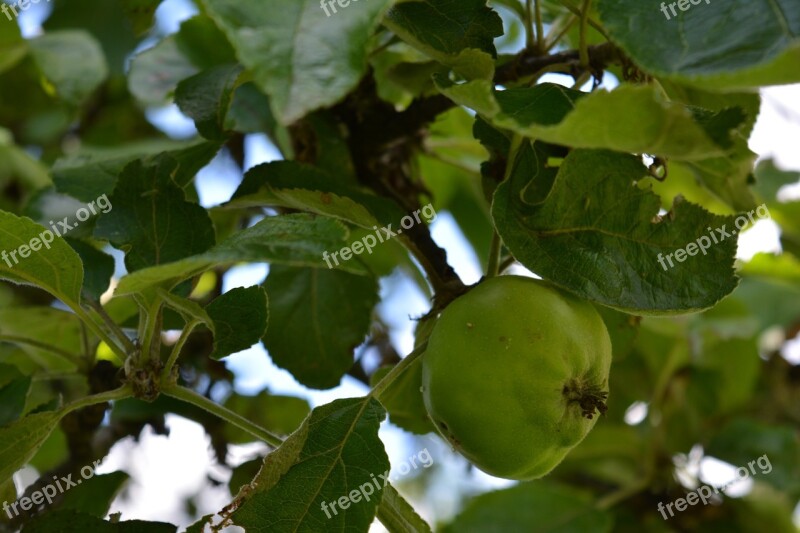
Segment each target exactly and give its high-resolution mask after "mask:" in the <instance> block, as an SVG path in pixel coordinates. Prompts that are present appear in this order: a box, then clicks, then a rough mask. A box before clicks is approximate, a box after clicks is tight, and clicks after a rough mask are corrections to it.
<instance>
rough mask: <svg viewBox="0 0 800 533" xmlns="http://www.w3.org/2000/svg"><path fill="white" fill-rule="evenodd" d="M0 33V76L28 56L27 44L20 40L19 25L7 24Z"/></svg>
mask: <svg viewBox="0 0 800 533" xmlns="http://www.w3.org/2000/svg"><path fill="white" fill-rule="evenodd" d="M3 30H4V31H3V32H2V33H0V74H3V73H4V72H5V71H7V70H9V69H11V68H13V67H14V66H15V65H16V64H17V63H19V62H20V61H21V60H22V58H24V57H25V56H26V55H27V54H28V43H27V41H25V39H23V38H22V34H20V31H19V25H17V24H7V25H6V26H4V27H3Z"/></svg>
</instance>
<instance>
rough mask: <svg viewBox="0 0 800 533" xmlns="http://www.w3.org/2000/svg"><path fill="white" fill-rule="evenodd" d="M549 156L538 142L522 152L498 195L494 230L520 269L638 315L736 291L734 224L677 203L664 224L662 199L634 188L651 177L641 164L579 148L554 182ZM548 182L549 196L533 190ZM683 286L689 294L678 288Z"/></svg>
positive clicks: (693, 307)
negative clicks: (701, 248)
mask: <svg viewBox="0 0 800 533" xmlns="http://www.w3.org/2000/svg"><path fill="white" fill-rule="evenodd" d="M550 155H551V154H550V153H549V152H548V148H547V147H546V146H543V145H540V144H539V143H536V144H535V145H533V146H531V145H529V144H527V143H526V144H524V145H523V147H522V149H521V150H520V154H519V157H518V159H517V161H516V165H515V168H514V171H513V172H512V175H511V177H510V178H509V179H508V180H506V181H505V182H503V183H502V184H501V185H500V186H499V187H498V188H497V191H496V192H495V196H494V202H493V205H492V216H493V217H494V221H495V225H496V227H497V231H498V232H499V233H500V236H501V237H502V239H503V242H504V243H505V245H506V246H507V247H508V249H509V250H511V252H512V253H513V254H514V256H515V257H516V258H517V260H519V261H520V262H521V263H522V264H523V265H525V266H526V267H528V268H529V269H531V270H533V271H534V272H536V273H537V274H539V275H540V276H542V277H543V278H545V279H547V280H549V281H552V282H553V283H555V284H556V285H559V286H561V287H562V288H565V289H567V290H569V291H571V292H573V293H575V294H577V295H579V296H580V297H582V298H585V299H588V300H592V301H595V302H598V303H601V304H603V305H607V306H609V307H614V308H617V309H619V310H622V311H627V312H631V313H636V314H667V313H681V312H693V311H698V310H701V309H705V308H708V307H711V306H713V305H714V304H715V303H716V302H718V301H719V300H721V299H722V298H723V297H725V296H726V295H728V294H729V293H730V292H731V291H733V289H734V288H736V285H737V278H736V276H735V275H734V272H733V260H734V256H735V253H736V228H734V227H733V217H723V216H717V215H713V214H711V213H709V212H707V211H705V210H704V209H702V208H701V207H699V206H696V205H693V204H690V203H688V202H686V201H681V200H680V199H676V201H675V203H674V205H673V208H672V210H671V211H670V212H669V213H667V214H666V215H664V216H661V217H660V216H658V212H659V204H660V201H659V198H658V197H657V196H656V195H654V194H653V193H651V192H649V191H647V190H645V189H644V188H643V187H642V186H641V185H640V184H636V182H638V181H639V180H641V179H642V178H643V177H644V176H645V174H646V170H645V168H644V166H643V165H642V163H641V161H640V160H639V159H637V158H636V157H633V156H629V155H623V154H617V153H612V152H605V151H592V150H573V151H572V152H571V153H570V154H569V155H568V156H567V158H566V159H565V160H564V161H563V163H562V164H561V167H560V168H559V169H558V171H557V175H556V176H555V178H553V173H554V172H555V169H553V168H552V167H549V166H548V162H547V160H548V156H550ZM553 179H554V181H552V180H553ZM551 181H552V183H553V185H552V188H549V189H545V191H542V190H537V189H536V188H537V187H542V184H546V183H549V182H551ZM543 192H546V196H544V197H543V198H542V193H543ZM717 228H720V229H721V230H722V231H724V232H725V233H726V234H727V236H726V237H724V238H723V237H722V236H721V235H722V234H721V233H719V230H717ZM709 235H712V236H713V237H716V236H717V235H720V237H719V238H720V239H721V240H720V242H719V243H716V242H714V241H713V240H712V238H711V237H709ZM702 236H705V241H703V243H704V244H705V242H706V241H708V246H706V247H705V248H706V250H704V251H703V253H702V254H700V253H699V248H698V245H697V244H694V243H695V241H696V240H697V239H699V238H701V237H702ZM690 246H691V247H692V249H691V251H693V252H694V253H692V254H690V255H686V252H683V253H682V257H683V259H682V260H681V261H678V258H677V257H676V256H675V255H674V253H675V252H676V251H677V250H679V249H684V248H687V251H689V250H688V247H690ZM669 254H673V256H669ZM672 257H675V261H674V262H673V261H672ZM670 263H671V264H672V265H673V266H672V267H670V266H669V264H670ZM684 286H685V287H691V289H686V290H683V291H676V290H675V288H676V287H684Z"/></svg>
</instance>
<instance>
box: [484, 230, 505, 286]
mask: <svg viewBox="0 0 800 533" xmlns="http://www.w3.org/2000/svg"><path fill="white" fill-rule="evenodd" d="M501 249H502V243H501V241H500V235H498V233H497V231H496V230H495V231H493V232H492V244H491V245H490V247H489V263H488V265H487V267H486V277H487V278H493V277H495V276H496V275H498V274H499V273H500V251H501Z"/></svg>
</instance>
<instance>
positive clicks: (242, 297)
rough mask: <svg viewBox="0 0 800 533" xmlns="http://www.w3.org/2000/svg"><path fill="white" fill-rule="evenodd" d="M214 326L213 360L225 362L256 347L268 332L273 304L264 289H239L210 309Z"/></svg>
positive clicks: (216, 302) (229, 293)
mask: <svg viewBox="0 0 800 533" xmlns="http://www.w3.org/2000/svg"><path fill="white" fill-rule="evenodd" d="M206 312H207V313H208V316H209V317H210V318H211V320H212V321H213V322H214V351H213V352H212V354H211V358H212V359H217V360H219V359H222V358H223V357H227V356H228V355H230V354H233V353H237V352H241V351H242V350H246V349H248V348H250V347H251V346H253V345H254V344H256V343H257V342H258V341H259V340H261V337H263V336H264V334H265V333H266V332H267V324H268V323H269V302H268V300H267V293H266V291H264V289H263V288H262V287H259V286H253V287H248V288H246V289H245V288H241V287H238V288H235V289H232V290H230V291H228V292H226V293H225V294H223V295H221V296H218V297H217V298H215V299H214V300H213V301H212V302H211V303H209V304H208V305H207V306H206Z"/></svg>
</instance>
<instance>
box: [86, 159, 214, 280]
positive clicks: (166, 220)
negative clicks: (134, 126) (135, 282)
mask: <svg viewBox="0 0 800 533" xmlns="http://www.w3.org/2000/svg"><path fill="white" fill-rule="evenodd" d="M178 168H179V164H178V162H177V161H175V160H174V159H172V158H170V157H168V156H162V157H160V158H158V159H157V160H156V161H155V162H154V163H153V164H151V165H147V166H145V165H144V164H143V163H142V162H141V161H134V162H132V163H130V164H129V165H128V166H126V167H125V169H124V170H123V171H122V173H121V174H120V177H119V181H118V182H117V186H116V188H115V189H114V194H113V195H112V196H111V203H112V204H113V206H114V207H113V209H112V210H111V211H110V212H108V213H107V214H105V215H103V216H102V217H101V218H100V220H99V221H98V223H97V226H96V227H95V231H94V234H95V236H96V237H98V238H100V239H106V240H108V241H109V242H111V244H113V245H114V246H115V247H117V248H120V249H122V250H124V251H125V266H126V267H127V268H128V271H129V272H133V271H135V270H140V269H142V268H145V267H149V266H153V265H160V264H164V263H170V262H172V261H177V260H178V259H183V258H185V257H189V256H191V255H196V254H199V253H202V252H205V251H206V250H208V249H209V248H211V247H212V246H213V245H214V239H215V236H214V226H213V224H212V223H211V218H209V216H208V213H207V212H206V210H205V209H203V208H202V207H200V206H199V205H197V204H195V203H192V202H188V201H186V198H185V195H184V192H183V190H182V189H181V188H180V187H179V186H178V185H176V184H175V183H174V182H173V175H174V173H175V172H176V170H177V169H178Z"/></svg>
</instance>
